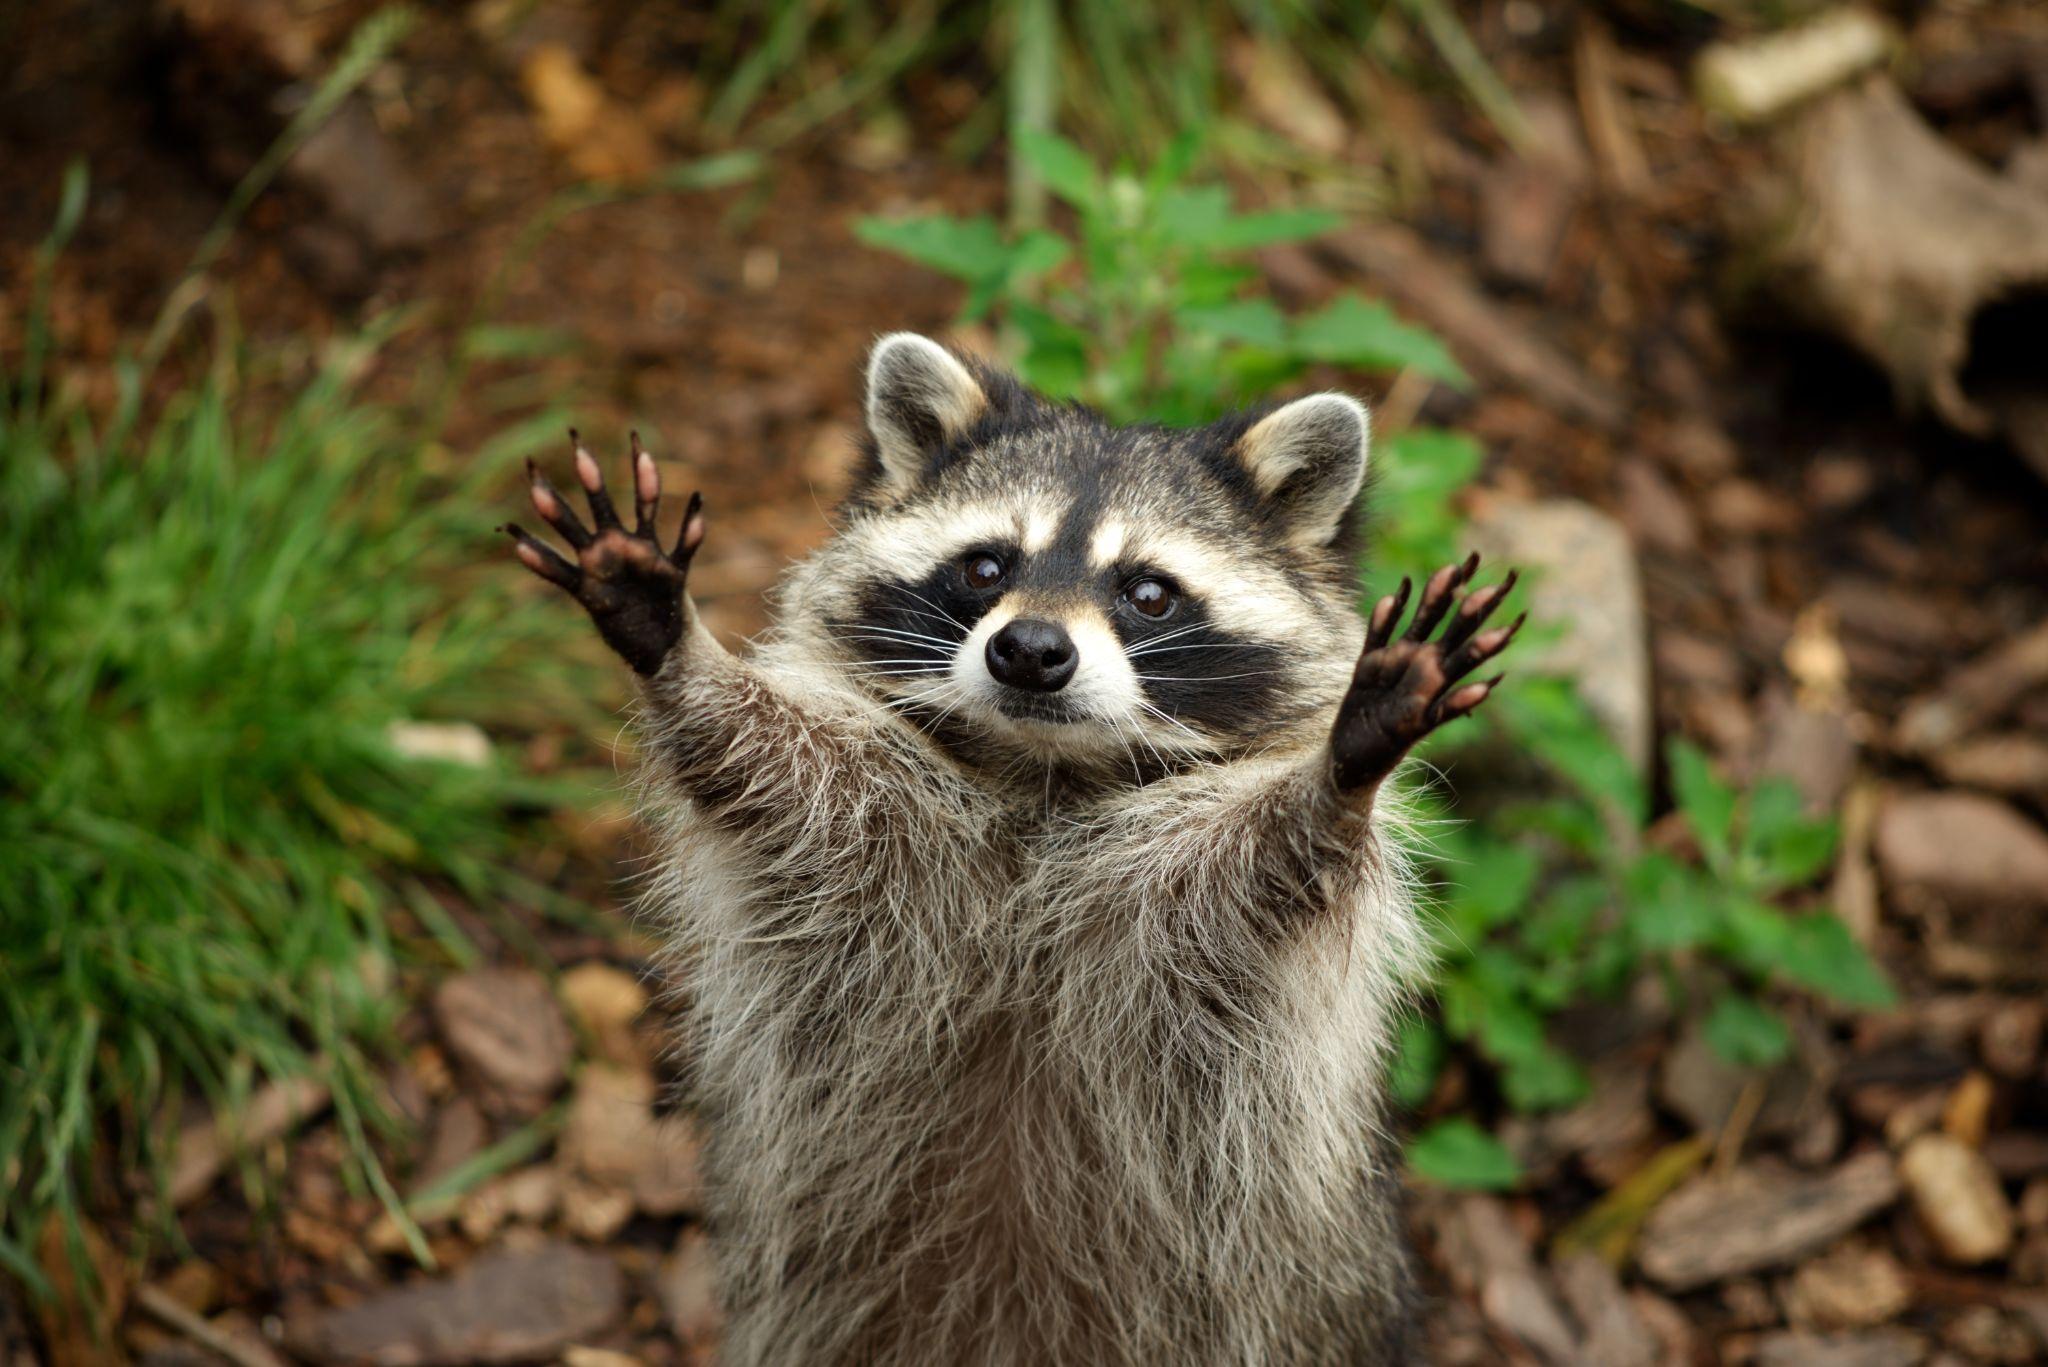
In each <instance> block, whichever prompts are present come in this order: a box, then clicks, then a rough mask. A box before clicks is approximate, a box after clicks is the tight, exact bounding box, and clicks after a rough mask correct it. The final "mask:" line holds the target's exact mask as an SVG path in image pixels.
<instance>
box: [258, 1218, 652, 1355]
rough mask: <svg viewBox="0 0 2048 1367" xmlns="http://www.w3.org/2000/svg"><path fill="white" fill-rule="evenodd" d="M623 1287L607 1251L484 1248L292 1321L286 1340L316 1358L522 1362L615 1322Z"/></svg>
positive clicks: (550, 1246)
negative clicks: (435, 1271) (455, 1264)
mask: <svg viewBox="0 0 2048 1367" xmlns="http://www.w3.org/2000/svg"><path fill="white" fill-rule="evenodd" d="M625 1292H626V1286H625V1278H624V1276H622V1275H621V1273H620V1272H619V1269H618V1267H617V1265H615V1264H614V1263H613V1262H612V1260H611V1259H610V1258H608V1257H606V1256H604V1255H603V1254H601V1253H593V1252H590V1251H588V1250H585V1249H580V1248H577V1247H575V1246H574V1245H572V1244H567V1243H562V1242H560V1241H553V1242H549V1243H544V1244H542V1245H540V1246H539V1247H537V1248H533V1249H530V1250H526V1251H519V1252H496V1253H486V1254H484V1255H483V1256H481V1257H479V1258H478V1259H477V1260H476V1261H475V1262H473V1263H471V1264H469V1266H467V1267H465V1268H463V1269H462V1270H461V1271H460V1272H457V1273H456V1274H454V1275H453V1276H450V1277H422V1278H415V1279H414V1280H412V1281H410V1282H407V1283H406V1284H405V1285H403V1286H399V1287H394V1288H391V1289H389V1290H386V1291H382V1292H378V1293H375V1294H372V1295H371V1296H369V1297H367V1298H366V1299H364V1300H361V1301H358V1302H357V1303H356V1304H354V1305H351V1306H347V1307H344V1308H341V1309H335V1310H320V1311H315V1312H313V1313H311V1314H308V1315H305V1316H303V1317H301V1318H296V1319H290V1320H288V1321H287V1322H286V1324H285V1343H286V1345H287V1346H288V1347H289V1348H290V1349H291V1351H292V1352H294V1353H296V1354H298V1355H299V1356H301V1357H304V1358H310V1359H311V1360H313V1361H314V1362H321V1363H348V1364H359V1363H371V1364H375V1365H376V1367H425V1364H441V1363H447V1364H464V1363H494V1362H523V1361H528V1360H530V1359H534V1358H547V1357H551V1356H552V1355H554V1354H555V1353H558V1352H560V1351H561V1350H562V1349H563V1348H565V1347H567V1346H568V1345H569V1344H571V1343H574V1342H576V1341H578V1340H580V1339H586V1338H590V1337H593V1336H595V1335H597V1334H600V1333H602V1332H603V1331H604V1330H605V1329H607V1328H609V1327H610V1326H611V1325H612V1324H613V1323H615V1322H616V1321H617V1320H618V1318H619V1316H620V1313H621V1312H622V1311H623V1309H624V1307H625Z"/></svg>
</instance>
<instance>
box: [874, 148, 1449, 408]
mask: <svg viewBox="0 0 2048 1367" xmlns="http://www.w3.org/2000/svg"><path fill="white" fill-rule="evenodd" d="M1019 151H1020V153H1021V154H1022V155H1023V156H1024V157H1025V159H1026V160H1027V161H1029V163H1030V164H1031V165H1032V166H1033V167H1034V168H1035V169H1036V170H1037V171H1038V173H1039V174H1040V175H1041V176H1042V177H1043V178H1044V180H1045V183H1046V184H1047V185H1048V186H1050V187H1051V189H1052V192H1053V193H1054V194H1055V195H1057V196H1058V197H1059V198H1060V199H1061V200H1063V201H1064V202H1065V203H1066V204H1067V205H1069V206H1070V207H1071V208H1072V209H1073V211H1074V227H1073V231H1072V233H1071V235H1068V234H1065V233H1061V232H1056V231H1053V230H1051V229H1046V228H1040V229H1034V230H1032V231H1029V232H1024V233H1007V232H1005V231H1004V230H1003V229H1002V228H1001V227H999V226H998V225H997V224H996V222H995V220H993V219H990V218H953V217H949V216H947V215H943V214H940V215H932V216H928V217H923V218H911V219H899V220H894V221H891V220H884V219H874V218H870V219H864V220H862V221H861V222H860V224H859V225H858V226H857V227H856V232H857V233H858V235H859V237H860V239H861V240H862V241H863V242H866V243H868V244H869V245H870V246H875V247H882V248H885V249H887V250H890V251H894V252H897V253H899V254H901V255H903V256H907V257H909V258H910V259H911V260H913V261H916V262H919V263H921V264H923V265H926V266H930V267H931V268H932V269H934V270H937V271H942V272H944V273H945V274H947V275H951V276H953V277H955V278H956V279H958V280H960V281H962V282H963V283H965V284H966V286H967V300H966V303H965V305H964V306H963V307H962V310H961V321H962V322H974V321H977V320H980V319H982V318H988V317H993V318H994V319H995V320H996V321H997V322H999V323H1001V324H1002V325H1003V326H1004V327H1005V329H1006V330H1008V331H1009V332H1010V333H1011V334H1012V335H1013V337H1014V339H1015V341H1016V346H1015V348H1014V349H1015V351H1016V363H1017V367H1018V369H1019V371H1020V372H1021V373H1022V375H1023V377H1024V378H1025V379H1026V380H1028V381H1029V382H1030V383H1031V384H1032V385H1034V386H1036V387H1037V388H1038V389H1040V390H1043V391H1044V392H1045V393H1048V394H1051V395H1053V396H1054V397H1056V398H1076V399H1081V400H1083V401H1085V402H1087V403H1089V404H1092V405H1094V406H1095V407H1097V408H1099V409H1101V410H1102V411H1103V412H1105V413H1107V414H1109V415H1110V416H1112V417H1114V418H1117V419H1118V420H1120V421H1129V420H1132V419H1135V418H1139V417H1144V418H1147V419H1150V420H1152V421H1157V422H1167V423H1192V422H1199V421H1202V420H1203V419H1206V418H1209V417H1213V416H1214V415H1215V414H1217V413H1218V412H1221V411H1222V410H1223V409H1225V408H1228V407H1230V406H1231V405H1233V404H1236V403H1241V402H1244V401H1245V400H1247V399H1250V398H1253V397H1256V396H1258V395H1261V394H1264V393H1266V392H1267V391H1269V390H1271V389H1272V388H1274V387H1275V386H1277V385H1281V384H1284V383H1286V382H1287V381H1289V380H1292V379H1294V378H1295V377H1296V376H1298V375H1300V374H1301V373H1302V371H1304V370H1306V369H1307V368H1308V367H1309V366H1310V365H1312V364H1315V363H1317V362H1325V363H1329V364H1334V365H1341V366H1345V367H1348V368H1351V369H1356V370H1369V371H1391V370H1400V369H1408V368H1413V369H1415V370H1419V371H1421V372H1422V373H1424V374H1426V375H1430V376H1433V377H1435V378H1438V379H1443V380H1446V381H1449V382H1451V383H1454V384H1462V383H1463V382H1464V376H1463V374H1462V373H1461V372H1460V371H1459V369H1458V367H1457V363H1456V362H1454V361H1453V360H1452V359H1451V357H1450V353H1449V352H1447V351H1445V350H1444V348H1443V345H1442V344H1441V343H1440V342H1438V341H1437V340H1436V338H1434V337H1432V336H1431V335H1430V334H1428V333H1427V332H1424V331H1422V330H1421V329H1419V328H1414V327H1410V326H1409V325H1408V324H1406V323H1403V322H1402V321H1401V320H1400V319H1398V318H1396V317H1395V316H1394V314H1393V311H1392V310H1391V309H1389V308H1388V307H1387V306H1386V305H1385V304H1384V303H1381V302H1379V301H1377V300H1367V299H1363V298H1360V297H1359V296H1357V295H1350V294H1347V295H1343V296H1341V297H1339V298H1338V299H1337V300H1335V301H1334V302H1332V303H1331V304H1329V305H1328V306H1327V307H1325V308H1322V309H1320V310H1317V311H1316V312H1314V313H1310V314H1304V315H1300V316H1296V317H1289V316H1288V315H1287V314H1286V313H1284V312H1283V311H1282V310H1281V309H1280V308H1279V307H1278V306H1277V305H1275V304H1274V303H1273V301H1272V300H1271V299H1268V298H1265V297H1263V296H1262V295H1260V294H1258V293H1257V292H1256V291H1255V290H1254V289H1253V288H1252V287H1253V286H1254V284H1255V282H1256V281H1257V280H1258V278H1259V277H1258V271H1257V269H1256V268H1255V267H1254V266H1253V265H1252V264H1251V263H1250V262H1249V261H1247V260H1246V259H1245V257H1246V254H1247V253H1248V252H1250V251H1251V250H1252V249H1253V248H1256V247H1262V246H1266V245H1268V244H1271V243H1278V242H1299V241H1303V240H1305V239H1308V238H1312V237H1316V236H1318V235H1320V234H1322V233H1325V232H1328V231H1330V230H1331V229H1332V228H1335V227H1336V226H1338V224H1339V223H1340V222H1341V221H1342V220H1341V219H1340V218H1339V217H1338V216H1337V215H1335V214H1332V213H1327V212H1324V211H1322V210H1318V209H1283V210H1278V211H1274V212H1268V213H1239V212H1237V211H1236V210H1235V209H1233V208H1232V206H1231V202H1230V192H1229V191H1228V190H1227V189H1226V188H1224V187H1223V186H1221V185H1199V184H1189V183H1188V182H1187V175H1188V172H1189V171H1190V170H1191V169H1192V166H1193V162H1194V158H1195V155H1196V152H1197V144H1196V142H1195V140H1194V139H1193V138H1182V139H1181V140H1179V141H1178V142H1176V143H1175V144H1174V145H1173V147H1172V148H1171V149H1170V150H1169V151H1168V152H1167V154H1166V155H1165V156H1164V157H1163V158H1161V159H1160V160H1159V161H1158V162H1157V163H1156V164H1155V165H1153V166H1152V167H1151V168H1150V169H1149V170H1147V171H1144V172H1142V173H1140V172H1137V171H1135V170H1131V169H1119V170H1117V171H1115V172H1112V173H1110V174H1107V175H1105V174H1103V173H1102V172H1100V171H1099V170H1097V168H1096V167H1095V165H1094V163H1093V162H1092V161H1090V160H1089V158H1088V156H1087V155H1086V154H1085V153H1083V152H1082V151H1081V150H1080V149H1079V148H1077V147H1075V146H1074V145H1073V144H1072V143H1070V142H1067V141H1066V140H1065V139H1063V138H1059V137H1056V136H1054V135H1051V134H1029V133H1027V134H1023V135H1021V136H1020V140H1019Z"/></svg>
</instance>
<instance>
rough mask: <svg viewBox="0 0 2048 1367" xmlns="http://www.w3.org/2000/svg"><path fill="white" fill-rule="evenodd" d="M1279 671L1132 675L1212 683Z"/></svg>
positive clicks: (1147, 680)
mask: <svg viewBox="0 0 2048 1367" xmlns="http://www.w3.org/2000/svg"><path fill="white" fill-rule="evenodd" d="M1277 673H1279V671H1278V670H1274V669H1250V670H1246V671H1245V672H1244V673H1242V674H1137V675H1133V676H1132V677H1134V678H1136V679H1138V680H1139V681H1140V682H1142V683H1212V682H1221V681H1222V680H1224V679H1268V678H1271V677H1272V676H1273V675H1275V674H1277Z"/></svg>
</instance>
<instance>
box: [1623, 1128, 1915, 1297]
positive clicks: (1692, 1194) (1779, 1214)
mask: <svg viewBox="0 0 2048 1367" xmlns="http://www.w3.org/2000/svg"><path fill="white" fill-rule="evenodd" d="M1898 1194H1899V1179H1898V1175H1897V1174H1896V1173H1895V1172H1894V1171H1893V1170H1892V1162H1891V1159H1890V1158H1889V1157H1888V1156H1886V1155H1885V1154H1882V1153H1866V1154H1863V1155H1861V1156H1860V1157H1856V1158H1852V1159H1850V1160H1849V1161H1848V1162H1846V1163H1844V1164H1842V1165H1841V1166H1840V1167H1838V1168H1836V1169H1834V1170H1833V1171H1832V1172H1828V1173H1823V1174H1821V1175H1819V1176H1806V1175H1801V1174H1797V1173H1793V1172H1790V1171H1787V1170H1784V1169H1779V1168H1766V1167H1763V1166H1761V1165H1759V1166H1757V1167H1751V1168H1742V1169H1738V1170H1737V1171H1735V1172H1733V1173H1730V1174H1728V1175H1727V1176H1725V1177H1721V1176H1709V1177H1705V1178H1701V1179H1699V1180H1697V1181H1694V1182H1692V1183H1691V1184H1689V1185H1687V1186H1686V1187H1683V1188H1681V1189H1680V1190H1679V1191H1678V1192H1676V1193H1675V1194H1674V1195H1672V1196H1671V1198H1670V1199H1668V1200H1666V1201H1665V1202H1664V1203H1663V1204H1661V1205H1659V1206H1658V1207H1657V1209H1656V1210H1654V1211H1653V1212H1651V1214H1650V1218H1649V1221H1648V1222H1647V1223H1646V1224H1645V1225H1644V1227H1643V1237H1642V1242H1641V1245H1640V1248H1639V1251H1638V1257H1639V1259H1640V1262H1641V1265H1642V1269H1643V1272H1644V1274H1645V1275H1647V1276H1648V1277H1649V1278H1650V1280H1652V1281H1654V1282H1656V1283H1658V1284H1659V1285H1661V1286H1666V1287H1670V1288H1671V1289H1673V1290H1676V1291H1688V1290H1691V1289H1693V1288H1695V1287H1700V1286H1706V1285H1708V1284H1710V1283H1712V1282H1716V1281H1719V1280H1721V1279H1722V1278H1724V1277H1733V1276H1739V1275H1741V1274H1743V1273H1748V1272H1756V1271H1761V1270H1763V1269H1765V1268H1771V1267H1781V1266H1783V1265H1785V1264H1787V1263H1791V1262H1795V1261H1797V1260H1798V1259H1799V1258H1801V1257H1804V1256H1805V1255H1806V1254H1808V1253H1810V1252H1812V1251H1813V1250H1814V1249H1816V1248H1819V1247H1821V1246H1823V1245H1825V1244H1828V1243H1830V1242H1832V1241H1833V1240H1835V1239H1837V1238H1839V1237H1840V1236H1842V1235H1843V1234H1845V1233H1847V1232H1848V1231H1849V1230H1851V1229H1854V1228H1855V1227H1856V1226H1857V1225H1859V1224H1861V1223H1862V1222H1863V1221H1865V1220H1867V1219H1869V1218H1870V1217H1871V1216H1872V1215H1874V1214H1876V1213H1877V1212H1878V1211H1880V1210H1883V1209H1884V1208H1885V1207H1886V1206H1888V1205H1890V1204H1891V1203H1892V1202H1893V1201H1894V1200H1896V1199H1897V1198H1898Z"/></svg>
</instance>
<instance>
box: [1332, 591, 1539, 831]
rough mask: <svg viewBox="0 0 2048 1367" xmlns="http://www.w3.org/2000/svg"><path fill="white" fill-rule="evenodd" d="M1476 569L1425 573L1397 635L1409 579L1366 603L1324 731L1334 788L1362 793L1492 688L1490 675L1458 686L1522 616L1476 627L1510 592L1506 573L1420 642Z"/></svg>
mask: <svg viewBox="0 0 2048 1367" xmlns="http://www.w3.org/2000/svg"><path fill="white" fill-rule="evenodd" d="M1478 568H1479V557H1478V556H1477V555H1476V554H1475V555H1473V556H1472V557H1470V558H1469V559H1467V560H1466V561H1465V563H1464V564H1462V565H1446V566H1444V567H1443V568H1442V569H1440V570H1438V571H1437V572H1436V573H1435V574H1433V575H1431V576H1430V577H1429V582H1428V583H1427V584H1425V585H1424V586H1423V589H1422V601H1421V602H1420V603H1418V604H1417V605H1416V607H1415V619H1414V620H1413V621H1412V622H1410V623H1409V624H1408V630H1407V631H1405V632H1403V633H1402V634H1401V636H1400V637H1399V638H1398V639H1396V638H1395V636H1394V628H1395V626H1397V625H1398V624H1399V622H1400V619H1401V611H1402V609H1403V608H1405V607H1407V605H1408V593H1409V589H1410V587H1411V586H1410V584H1409V582H1408V581H1407V580H1406V579H1403V580H1402V581H1401V587H1400V589H1399V590H1397V591H1396V592H1394V593H1390V594H1388V595H1387V596H1386V597H1385V598H1382V599H1380V601H1379V602H1378V603H1377V604H1375V605H1374V607H1373V610H1372V618H1371V620H1370V623H1369V625H1368V627H1367V630H1366V638H1365V650H1364V652H1363V653H1361V654H1360V655H1359V657H1358V665H1357V668H1355V669H1354V670H1352V673H1351V687H1350V688H1349V689H1348V690H1347V691H1346V692H1345V694H1344V701H1343V702H1342V703H1341V704H1340V705H1339V706H1338V709H1337V724H1336V726H1335V727H1334V728H1333V729H1332V731H1331V732H1330V758H1331V772H1332V773H1333V775H1334V776H1335V779H1336V783H1337V787H1338V789H1339V791H1341V792H1345V793H1369V792H1370V791H1371V790H1372V789H1373V788H1374V787H1376V786H1377V785H1378V784H1379V782H1380V781H1381V780H1382V779H1384V778H1385V777H1386V776H1387V775H1388V774H1390V773H1392V772H1393V770H1394V766H1395V765H1396V764H1398V763H1399V762H1400V760H1401V757H1402V756H1403V755H1405V754H1407V753H1408V750H1409V748H1410V747H1411V746H1413V745H1414V744H1415V743H1416V742H1417V741H1419V740H1421V739H1422V738H1423V737H1424V736H1426V735H1428V734H1429V733H1430V732H1431V731H1434V730H1435V729H1436V728H1437V727H1439V726H1442V725H1443V724H1444V723H1445V722H1447V721H1453V720H1455V719H1457V718H1459V717H1463V716H1466V715H1468V714H1470V713H1471V711H1472V710H1473V709H1474V708H1476V707H1478V706H1479V704H1481V703H1483V702H1485V701H1486V698H1487V695H1488V694H1489V693H1491V692H1492V691H1493V688H1494V685H1495V684H1497V683H1499V682H1500V680H1501V677H1502V676H1500V675H1498V674H1496V675H1494V676H1493V677H1492V678H1490V679H1486V680H1484V681H1482V682H1479V683H1469V684H1468V683H1461V682H1460V681H1461V680H1462V679H1464V677H1465V676H1466V675H1468V674H1470V673H1471V672H1472V671H1473V670H1475V669H1477V668H1478V667H1479V666H1480V665H1482V664H1484V663H1485V662H1486V661H1488V660H1490V659H1492V658H1493V657H1494V656H1496V655H1498V654H1500V653H1501V651H1503V650H1505V649H1507V645H1508V642H1510V641H1512V640H1513V639H1514V638H1515V633H1516V632H1517V631H1519V630H1521V627H1522V622H1523V621H1524V620H1525V619H1526V617H1527V616H1528V614H1527V613H1524V614H1523V615H1522V616H1521V617H1517V618H1516V619H1515V620H1514V621H1512V622H1510V623H1509V624H1508V625H1506V626H1504V627H1495V628H1494V629H1492V630H1491V631H1481V630H1480V628H1481V627H1482V626H1484V625H1485V624H1486V619H1487V618H1488V617H1489V616H1491V615H1492V613H1493V610H1494V609H1495V608H1497V607H1499V606H1500V604H1501V601H1502V600H1503V599H1505V598H1506V597H1507V596H1508V591H1509V590H1510V589H1512V588H1513V587H1514V586H1515V574H1514V572H1513V571H1509V573H1508V577H1507V578H1506V579H1505V580H1503V581H1502V582H1500V583H1498V584H1494V585H1491V586H1489V587H1487V588H1483V589H1474V590H1473V591H1472V592H1470V593H1468V594H1466V595H1465V598H1464V601H1463V602H1461V603H1459V604H1458V610H1457V612H1456V614H1455V615H1453V616H1452V617H1451V624H1450V625H1449V626H1448V627H1445V628H1444V633H1443V635H1442V636H1440V637H1438V638H1437V639H1436V640H1434V641H1432V640H1430V639H1429V635H1430V633H1431V632H1433V631H1435V630H1436V628H1437V624H1438V623H1439V622H1441V621H1443V619H1444V615H1445V614H1446V613H1447V612H1449V611H1450V608H1451V601H1452V599H1453V597H1454V596H1455V595H1456V594H1457V592H1458V590H1459V589H1461V588H1463V587H1464V586H1465V585H1466V584H1468V583H1470V582H1471V580H1472V575H1473V572H1474V571H1475V570H1477V569H1478Z"/></svg>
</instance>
